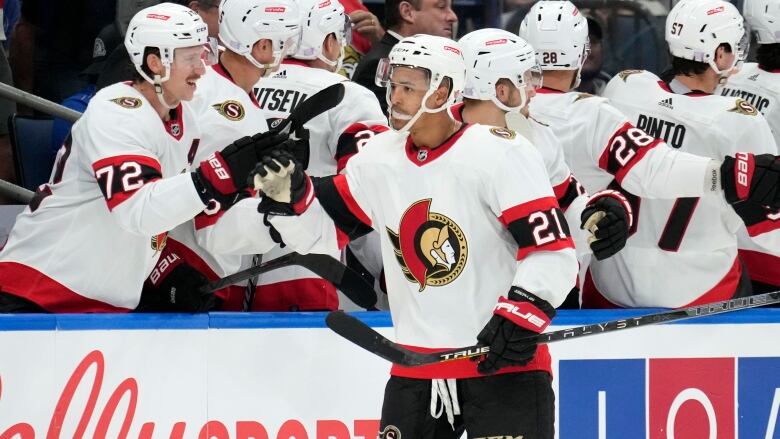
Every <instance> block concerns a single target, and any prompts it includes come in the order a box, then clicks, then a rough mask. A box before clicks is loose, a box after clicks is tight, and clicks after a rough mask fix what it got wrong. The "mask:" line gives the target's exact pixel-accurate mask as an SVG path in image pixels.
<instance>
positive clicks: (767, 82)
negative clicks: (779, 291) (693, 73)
mask: <svg viewBox="0 0 780 439" xmlns="http://www.w3.org/2000/svg"><path fill="white" fill-rule="evenodd" d="M716 94H720V95H722V96H729V97H738V98H742V99H744V100H746V101H748V102H749V103H750V104H751V105H753V106H754V107H756V109H757V110H758V111H760V112H761V114H763V115H764V118H765V119H766V121H767V123H769V128H771V129H772V134H774V136H775V142H778V143H780V70H772V71H770V70H764V69H763V68H761V67H760V66H759V65H758V64H756V63H748V64H745V65H744V66H743V67H742V69H741V70H740V71H739V73H737V74H735V75H732V76H729V79H728V82H726V84H725V85H722V86H720V87H719V88H718V91H717V92H716ZM778 216H780V213H778V214H776V215H775V217H778ZM737 239H738V242H739V256H740V258H741V259H742V262H744V263H745V266H746V267H747V269H748V273H749V274H750V278H751V279H753V280H755V281H758V282H761V283H765V284H769V285H773V286H778V287H780V248H777V249H767V248H764V247H762V246H759V245H757V244H756V243H754V242H753V240H752V239H750V237H749V236H748V233H747V232H746V231H745V230H744V229H741V230H740V232H739V233H738V234H737Z"/></svg>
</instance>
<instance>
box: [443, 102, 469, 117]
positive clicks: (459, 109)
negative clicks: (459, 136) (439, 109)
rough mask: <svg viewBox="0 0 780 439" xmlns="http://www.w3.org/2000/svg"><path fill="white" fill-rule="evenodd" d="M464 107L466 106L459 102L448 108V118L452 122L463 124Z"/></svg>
mask: <svg viewBox="0 0 780 439" xmlns="http://www.w3.org/2000/svg"><path fill="white" fill-rule="evenodd" d="M465 107H466V104H464V103H463V102H459V103H457V104H455V105H453V106H451V107H450V108H448V109H447V112H448V113H449V114H450V118H451V119H452V120H454V121H455V122H463V109H464V108H465Z"/></svg>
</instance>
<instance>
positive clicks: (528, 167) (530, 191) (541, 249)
mask: <svg viewBox="0 0 780 439" xmlns="http://www.w3.org/2000/svg"><path fill="white" fill-rule="evenodd" d="M377 75H378V83H380V84H382V85H385V86H387V90H388V91H387V96H388V100H389V102H390V107H389V113H390V116H389V119H390V124H391V126H392V128H393V130H392V131H388V132H385V133H381V134H378V135H376V136H374V137H373V138H372V139H370V140H369V141H368V142H367V143H366V146H365V148H363V150H362V151H361V152H360V153H359V154H357V155H356V156H355V157H354V158H353V159H352V160H350V161H349V162H348V163H347V166H346V170H345V172H344V173H343V174H341V175H338V176H335V177H328V178H325V179H322V181H320V183H319V184H318V186H317V200H313V201H312V200H311V197H312V195H311V189H310V186H311V184H310V183H308V177H307V176H306V175H305V174H304V173H303V172H302V171H301V170H300V167H299V166H295V165H293V167H292V168H290V167H289V164H290V159H289V156H284V155H282V154H278V155H275V156H274V157H269V158H266V159H264V164H265V167H264V168H261V171H260V174H259V176H258V177H256V179H255V181H256V182H258V183H259V184H260V187H261V188H262V190H264V191H267V192H266V193H269V194H274V195H273V196H274V197H275V199H276V200H277V201H278V203H276V205H274V203H271V202H268V203H266V204H264V203H261V208H262V209H264V210H266V211H269V212H272V213H278V214H283V213H288V214H289V213H293V212H294V213H297V214H299V216H279V215H277V216H271V219H270V220H271V222H272V223H273V224H274V226H275V227H277V229H278V230H279V231H280V233H281V234H282V236H283V237H284V239H285V242H287V243H288V244H289V245H290V246H291V247H296V248H298V249H299V250H302V251H306V250H312V249H316V248H317V247H318V246H320V245H333V243H334V242H340V243H341V244H342V245H343V244H344V243H346V242H347V241H348V240H349V239H353V238H355V237H357V236H360V235H362V234H365V233H367V232H368V231H370V230H372V229H373V230H377V231H379V232H380V235H381V247H382V257H383V261H384V264H385V270H386V272H385V279H386V282H387V288H388V297H389V299H390V309H391V314H392V317H393V324H394V327H395V333H396V339H397V341H398V342H400V343H402V344H404V345H406V346H408V347H410V348H411V349H414V350H418V351H423V352H432V351H436V350H441V349H443V348H446V347H453V346H463V345H469V344H472V343H473V342H474V337H476V338H477V340H478V341H479V342H480V343H483V344H484V345H489V346H490V349H491V350H490V354H488V355H486V357H485V358H481V359H480V361H479V362H475V361H469V360H455V361H451V362H447V363H440V364H436V365H430V366H423V367H415V368H404V367H400V366H398V365H394V366H393V367H392V369H391V372H390V373H391V378H390V380H389V381H388V384H387V387H386V390H385V398H384V404H383V407H382V420H381V429H382V436H381V437H412V438H415V439H427V438H453V439H454V438H459V437H460V435H461V433H462V432H463V429H464V427H465V429H466V430H467V431H468V436H469V437H533V438H552V437H553V434H554V426H553V424H554V417H555V408H554V405H555V404H554V396H553V391H552V388H551V377H550V374H551V372H550V356H549V351H548V350H547V347H546V346H544V345H542V346H539V347H538V349H537V346H536V345H535V344H533V343H531V344H528V343H527V342H521V341H520V340H521V339H522V337H524V336H528V335H532V334H535V333H539V332H541V331H543V330H544V328H545V327H546V326H547V325H548V323H549V322H550V319H551V318H552V317H553V316H554V315H555V307H557V306H558V305H560V304H561V302H562V301H563V300H564V298H565V297H566V294H567V293H568V292H569V290H571V288H572V287H573V286H574V283H575V278H576V275H577V260H576V256H575V253H574V249H573V243H572V240H571V236H570V235H569V232H568V227H567V223H566V221H565V219H564V218H563V214H562V212H561V210H560V208H559V206H558V203H557V201H556V199H555V194H554V192H553V190H552V187H551V186H550V183H549V177H548V175H547V173H546V171H545V168H544V163H543V161H542V158H541V156H540V155H539V152H538V151H537V150H536V148H534V147H533V145H531V144H530V143H529V142H528V141H527V140H525V139H524V138H523V137H521V136H518V135H517V133H516V132H514V131H512V130H509V129H507V128H501V127H490V126H484V125H478V124H467V123H461V122H458V121H455V120H453V119H451V118H450V117H449V115H448V113H447V111H446V108H447V107H448V106H449V105H451V104H452V103H453V102H454V101H455V99H457V98H458V96H459V95H460V93H461V92H462V90H463V85H464V82H465V63H464V59H463V57H462V55H461V49H460V48H459V46H458V44H457V43H456V42H454V41H452V40H449V39H446V38H442V37H436V36H431V35H415V36H412V37H408V38H404V39H403V40H401V41H400V42H399V43H398V44H396V45H395V47H393V49H392V51H391V52H390V55H389V59H385V60H384V61H382V62H380V69H378V73H377ZM272 159H273V160H276V161H273V160H272ZM282 168H283V169H282ZM269 196H270V195H269ZM264 200H270V198H269V197H266V198H265V199H264ZM307 205H308V209H306V206H307ZM326 212H327V215H326ZM315 231H316V233H315ZM428 395H430V396H431V397H430V400H429V399H428Z"/></svg>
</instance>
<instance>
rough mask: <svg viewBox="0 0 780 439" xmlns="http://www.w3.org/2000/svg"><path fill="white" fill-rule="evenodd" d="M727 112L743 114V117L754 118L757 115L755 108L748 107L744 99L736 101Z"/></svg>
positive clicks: (748, 104)
mask: <svg viewBox="0 0 780 439" xmlns="http://www.w3.org/2000/svg"><path fill="white" fill-rule="evenodd" d="M729 111H730V112H732V113H739V114H744V115H745V116H755V115H757V114H758V110H756V107H754V106H752V105H750V103H749V102H748V101H746V100H744V99H737V102H736V103H735V105H734V108H732V109H731V110H729Z"/></svg>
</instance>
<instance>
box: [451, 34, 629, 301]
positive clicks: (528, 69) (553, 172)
mask: <svg viewBox="0 0 780 439" xmlns="http://www.w3.org/2000/svg"><path fill="white" fill-rule="evenodd" d="M458 43H459V44H460V45H461V47H462V48H463V51H464V56H465V58H466V65H467V69H466V86H465V88H464V90H463V98H464V99H463V102H462V103H460V104H456V105H453V106H452V107H450V110H449V111H450V113H451V115H452V117H454V118H455V119H456V120H459V121H465V122H469V123H480V124H486V125H495V126H499V127H504V128H506V127H507V124H508V123H513V124H514V126H510V128H513V129H516V130H518V133H519V134H520V135H523V136H524V137H526V139H528V140H529V141H530V142H531V143H533V145H534V146H535V147H536V148H537V149H538V150H539V152H540V153H541V155H542V158H543V159H544V164H545V166H546V168H547V174H548V175H549V176H550V184H551V185H552V187H553V191H554V192H555V197H556V198H557V199H558V205H559V206H560V207H561V210H563V212H564V214H565V215H566V220H567V222H568V223H569V224H580V223H581V222H582V221H584V222H585V223H586V224H588V225H589V226H590V227H591V228H592V229H593V230H594V231H595V233H594V234H591V232H590V231H583V233H573V237H574V242H575V244H576V247H577V256H578V257H577V259H579V260H580V261H581V263H582V264H583V265H587V261H588V260H589V259H590V258H589V256H590V254H591V251H592V252H593V254H595V256H596V257H597V258H598V259H605V258H608V257H610V256H612V255H613V254H615V253H616V252H618V251H619V250H620V249H621V248H623V246H624V245H625V243H626V239H628V230H629V227H630V224H629V223H630V221H631V217H632V213H631V207H630V205H629V204H628V200H626V199H625V198H624V197H622V195H620V194H617V193H615V194H613V196H609V197H606V196H603V197H598V198H594V199H593V200H591V202H590V203H588V196H587V194H586V193H585V191H584V189H582V186H581V185H580V184H579V183H578V182H577V179H576V178H574V176H573V175H572V173H571V171H570V170H569V166H568V165H567V164H566V162H565V161H564V157H563V147H562V146H561V144H560V142H559V141H558V138H557V137H555V134H553V132H552V130H551V129H550V128H549V127H548V126H547V125H545V124H543V123H541V122H539V121H537V120H536V119H534V118H533V117H529V115H528V103H529V102H530V101H531V100H532V99H533V97H534V96H535V95H536V90H537V89H538V88H539V87H541V85H542V69H541V67H540V66H539V64H538V63H537V61H536V54H535V52H534V49H533V47H531V45H530V44H528V43H527V42H526V41H525V40H523V39H522V38H520V37H519V36H517V35H515V34H512V33H510V32H507V31H505V30H501V29H490V28H488V29H480V30H477V31H474V32H471V33H468V34H466V35H464V36H463V37H462V38H461V39H460V40H459V41H458ZM586 205H588V206H587V208H586ZM583 210H585V212H583ZM583 213H584V214H586V215H587V218H585V219H583V220H582V221H581V219H580V217H581V216H582V215H583ZM595 235H598V236H595ZM589 241H590V243H589ZM576 299H577V300H576V303H573V304H572V305H576V307H579V301H578V296H577V297H576ZM567 305H568V304H567Z"/></svg>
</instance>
